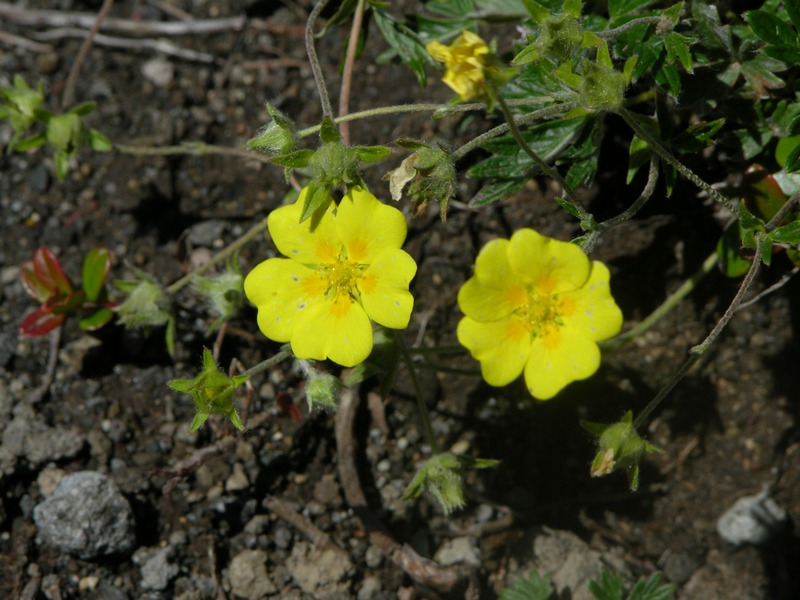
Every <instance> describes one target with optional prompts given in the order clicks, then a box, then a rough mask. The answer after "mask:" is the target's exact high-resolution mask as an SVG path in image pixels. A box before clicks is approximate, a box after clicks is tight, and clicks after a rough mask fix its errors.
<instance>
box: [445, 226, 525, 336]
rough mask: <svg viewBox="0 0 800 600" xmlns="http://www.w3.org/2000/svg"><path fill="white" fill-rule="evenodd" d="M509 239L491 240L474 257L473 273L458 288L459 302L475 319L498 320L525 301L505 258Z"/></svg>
mask: <svg viewBox="0 0 800 600" xmlns="http://www.w3.org/2000/svg"><path fill="white" fill-rule="evenodd" d="M508 248H509V241H508V240H503V239H496V240H492V241H491V242H489V243H488V244H486V245H485V246H484V247H483V249H482V250H481V251H480V253H479V254H478V258H477V259H476V260H475V275H474V276H473V277H471V278H470V279H468V280H467V282H466V283H465V284H464V285H463V286H461V289H460V290H459V291H458V306H459V307H460V308H461V312H463V313H464V314H465V315H467V316H468V317H471V318H473V319H475V320H477V321H497V320H499V319H503V318H505V317H507V316H508V315H510V314H511V312H512V311H514V310H516V309H517V308H519V307H520V306H522V305H523V304H525V302H526V301H527V294H526V292H525V288H524V287H523V285H522V283H521V281H520V280H519V279H518V278H517V276H516V274H515V273H514V271H513V270H512V269H511V264H510V263H509V262H508Z"/></svg>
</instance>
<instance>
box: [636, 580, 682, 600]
mask: <svg viewBox="0 0 800 600" xmlns="http://www.w3.org/2000/svg"><path fill="white" fill-rule="evenodd" d="M674 596H675V584H672V583H661V573H654V574H653V575H651V576H650V577H649V578H648V579H644V578H640V579H639V581H637V582H636V584H635V585H634V586H633V588H631V591H630V594H628V600H670V599H671V598H674Z"/></svg>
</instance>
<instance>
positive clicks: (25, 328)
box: [19, 306, 64, 337]
mask: <svg viewBox="0 0 800 600" xmlns="http://www.w3.org/2000/svg"><path fill="white" fill-rule="evenodd" d="M63 322H64V315H56V314H53V313H52V312H50V308H49V307H44V306H43V307H41V308H37V309H36V310H34V311H33V312H32V313H29V314H28V316H26V317H25V318H24V319H23V320H22V323H21V324H20V326H19V330H20V332H21V333H22V335H24V336H26V337H34V336H37V335H44V334H46V333H50V332H51V331H53V330H54V329H56V328H57V327H60V326H61V324H62V323H63Z"/></svg>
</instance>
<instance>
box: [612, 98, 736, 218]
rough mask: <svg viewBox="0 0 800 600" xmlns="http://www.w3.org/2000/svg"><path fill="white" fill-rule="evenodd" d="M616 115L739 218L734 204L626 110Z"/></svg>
mask: <svg viewBox="0 0 800 600" xmlns="http://www.w3.org/2000/svg"><path fill="white" fill-rule="evenodd" d="M616 114H618V115H619V116H621V117H622V118H623V119H625V122H626V123H627V124H628V125H629V126H630V128H631V129H633V131H634V132H635V133H636V135H638V136H639V137H640V138H642V139H643V140H644V141H645V142H647V145H648V146H650V148H651V149H652V150H653V152H655V153H656V154H658V156H659V157H660V158H661V159H662V160H663V161H664V162H665V163H667V164H669V165H672V166H673V167H675V169H676V170H677V171H678V172H679V173H680V174H681V175H683V176H684V177H685V178H686V179H688V180H689V181H691V182H692V183H693V184H695V185H696V186H697V187H699V188H700V189H701V190H703V191H704V192H706V193H707V194H708V195H709V196H711V198H713V199H714V200H715V201H716V202H718V203H719V204H721V205H722V206H724V207H725V208H727V209H728V210H729V211H730V212H731V213H733V214H734V215H736V216H739V207H738V206H737V205H736V202H734V201H733V200H731V199H730V198H726V197H725V196H723V195H722V194H720V193H719V192H718V191H717V190H715V189H714V188H713V187H711V186H710V185H709V184H707V183H706V182H705V181H704V180H703V179H702V178H701V177H699V176H698V175H697V174H696V173H695V172H694V171H692V170H691V169H690V168H689V167H687V166H686V165H684V164H683V163H682V162H680V161H679V160H678V159H677V158H675V157H674V156H673V155H672V153H671V152H670V151H669V150H667V149H666V148H665V147H664V146H663V144H662V143H661V141H660V140H658V139H656V137H655V136H653V135H652V134H651V133H650V132H649V131H647V129H646V128H644V127H642V125H641V124H640V123H639V121H637V120H636V118H635V117H634V116H633V115H632V114H631V113H630V112H628V110H627V109H625V108H620V109H619V110H618V111H617V113H616Z"/></svg>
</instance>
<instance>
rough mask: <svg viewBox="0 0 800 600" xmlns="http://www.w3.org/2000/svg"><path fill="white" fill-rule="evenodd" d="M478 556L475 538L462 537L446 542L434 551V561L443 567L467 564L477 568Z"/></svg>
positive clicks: (479, 557)
mask: <svg viewBox="0 0 800 600" xmlns="http://www.w3.org/2000/svg"><path fill="white" fill-rule="evenodd" d="M480 554H481V552H480V550H479V549H478V545H477V543H476V540H475V538H472V537H467V536H464V537H457V538H453V539H452V540H447V541H446V542H445V543H444V544H442V545H441V547H440V548H439V549H438V550H437V551H436V555H435V556H434V560H435V561H436V562H438V563H439V564H440V565H445V566H449V565H458V564H467V565H472V566H475V567H479V566H480V564H481V556H480Z"/></svg>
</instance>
